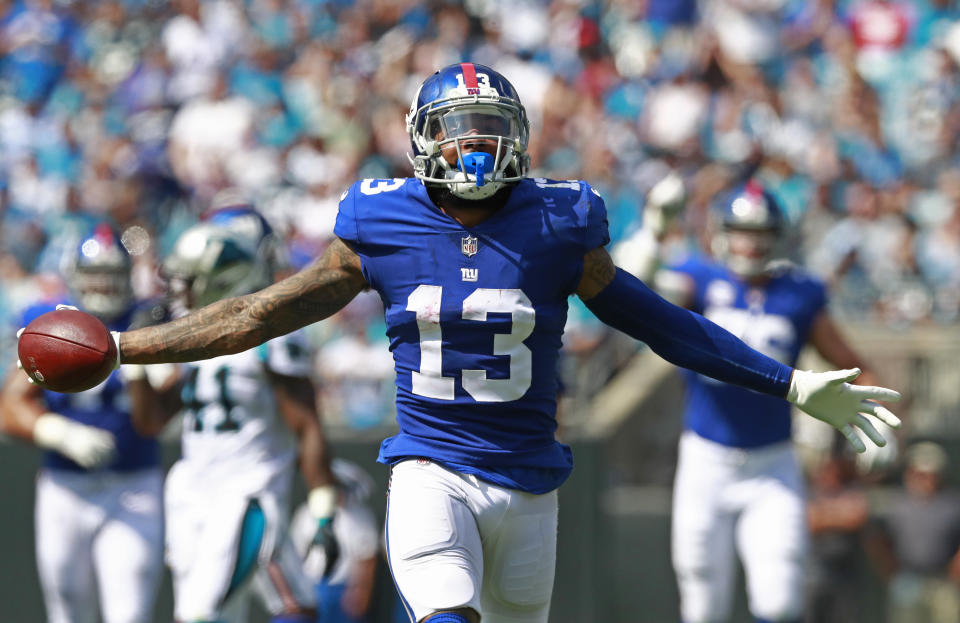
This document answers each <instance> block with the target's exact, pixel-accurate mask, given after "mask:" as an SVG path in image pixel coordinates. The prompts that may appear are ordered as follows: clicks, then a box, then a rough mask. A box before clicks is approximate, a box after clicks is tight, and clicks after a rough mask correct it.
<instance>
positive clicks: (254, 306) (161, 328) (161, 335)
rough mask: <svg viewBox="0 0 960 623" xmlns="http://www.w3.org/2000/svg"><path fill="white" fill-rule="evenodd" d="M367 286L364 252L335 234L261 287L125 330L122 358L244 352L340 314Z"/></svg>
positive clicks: (160, 360)
mask: <svg viewBox="0 0 960 623" xmlns="http://www.w3.org/2000/svg"><path fill="white" fill-rule="evenodd" d="M366 287H367V282H366V281H365V280H364V278H363V275H362V274H361V272H360V257H359V256H358V255H357V254H356V253H355V252H354V251H353V250H352V249H351V248H350V247H348V246H347V245H346V243H344V242H343V241H342V240H340V239H339V238H336V239H334V241H333V242H332V243H331V244H330V246H329V247H327V250H326V251H325V252H324V253H323V255H322V256H321V257H320V258H319V259H318V260H316V261H315V262H314V263H313V264H311V265H310V266H307V267H306V268H304V269H303V270H301V271H300V272H298V273H296V274H294V275H291V276H290V277H287V278H286V279H284V280H283V281H280V282H278V283H275V284H274V285H272V286H270V287H268V288H264V289H263V290H260V291H259V292H254V293H253V294H247V295H245V296H238V297H234V298H230V299H224V300H222V301H218V302H216V303H212V304H210V305H207V306H206V307H204V308H202V309H198V310H197V311H194V312H192V313H190V314H188V315H186V316H184V317H183V318H180V319H178V320H174V321H173V322H168V323H165V324H161V325H157V326H153V327H147V328H144V329H138V330H136V331H129V332H126V333H122V334H121V335H120V358H121V361H123V363H163V362H178V361H196V360H198V359H211V358H213V357H219V356H221V355H230V354H233V353H239V352H242V351H245V350H248V349H250V348H253V347H254V346H257V345H259V344H262V343H264V342H266V341H267V340H270V339H272V338H275V337H277V336H279V335H284V334H286V333H290V332H291V331H295V330H296V329H299V328H301V327H305V326H306V325H308V324H312V323H314V322H317V321H320V320H323V319H324V318H327V317H329V316H331V315H333V314H335V313H336V312H338V311H339V310H340V309H342V308H343V307H344V306H345V305H346V304H347V303H349V302H350V301H351V300H352V299H353V297H355V296H356V295H357V294H358V293H360V292H361V291H362V290H363V289H364V288H366Z"/></svg>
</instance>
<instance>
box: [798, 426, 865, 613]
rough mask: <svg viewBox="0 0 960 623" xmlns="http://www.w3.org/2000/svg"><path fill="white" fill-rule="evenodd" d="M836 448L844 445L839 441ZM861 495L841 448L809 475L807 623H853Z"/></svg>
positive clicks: (859, 574) (858, 588) (859, 578)
mask: <svg viewBox="0 0 960 623" xmlns="http://www.w3.org/2000/svg"><path fill="white" fill-rule="evenodd" d="M835 439H836V440H837V441H840V443H843V444H844V445H845V442H843V441H842V440H840V439H837V438H836V436H835ZM869 510H870V507H869V503H868V500H867V496H866V494H865V492H864V491H863V490H862V489H861V488H860V487H858V486H857V483H856V471H855V467H854V462H853V460H852V458H851V457H850V456H849V454H848V452H847V451H846V448H844V447H843V446H842V445H840V444H838V443H834V444H833V448H832V451H830V452H828V453H827V455H826V456H825V457H824V458H823V459H822V460H821V461H820V462H819V463H818V464H816V465H815V466H814V467H813V469H812V473H811V475H810V492H809V495H808V498H807V525H808V527H809V529H810V541H811V543H810V558H809V567H808V573H807V591H808V592H807V609H806V614H805V620H806V621H807V622H808V623H858V621H862V620H863V618H862V613H861V608H860V605H859V604H860V601H861V599H862V597H861V595H863V592H864V589H865V586H864V580H865V578H866V576H865V574H864V573H863V571H864V570H863V569H862V564H863V550H862V547H861V545H862V543H861V540H862V538H863V529H864V527H865V526H866V525H867V519H868V517H869Z"/></svg>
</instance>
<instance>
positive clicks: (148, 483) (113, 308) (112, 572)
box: [0, 224, 163, 623]
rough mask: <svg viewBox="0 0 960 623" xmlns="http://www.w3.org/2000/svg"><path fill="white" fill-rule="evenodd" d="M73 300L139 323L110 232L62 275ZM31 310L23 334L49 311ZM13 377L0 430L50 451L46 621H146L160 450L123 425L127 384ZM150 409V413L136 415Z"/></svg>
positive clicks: (108, 320)
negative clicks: (56, 386)
mask: <svg viewBox="0 0 960 623" xmlns="http://www.w3.org/2000/svg"><path fill="white" fill-rule="evenodd" d="M65 278H66V281H67V283H68V284H69V287H70V293H71V300H69V301H63V303H67V304H71V303H72V304H75V305H78V306H79V307H80V308H82V309H83V310H84V311H87V312H90V313H91V314H93V315H95V316H96V317H98V318H99V319H100V320H101V321H103V323H104V324H106V325H107V326H108V327H109V328H111V329H113V330H123V329H127V328H128V327H130V326H131V324H132V323H135V322H136V320H135V318H136V316H137V312H139V311H145V310H144V308H142V307H139V306H137V305H135V304H134V298H133V292H132V289H131V284H130V256H129V255H128V254H127V251H126V250H125V249H124V248H123V246H122V244H121V243H120V240H119V238H118V237H117V235H116V233H115V232H114V231H113V230H112V229H111V228H110V227H109V226H108V225H105V224H101V225H98V226H97V227H96V228H95V229H93V230H92V231H91V232H90V233H89V234H88V235H86V236H84V237H83V239H82V240H81V242H80V244H79V245H78V246H77V248H76V251H75V253H73V254H72V255H71V256H70V261H69V262H68V266H67V267H66V271H65ZM54 307H55V303H49V304H37V305H35V306H33V307H30V308H28V309H27V310H26V311H25V313H24V319H23V320H24V324H27V323H29V322H30V321H31V320H33V319H34V318H36V317H37V316H39V315H41V314H43V313H45V312H48V311H51V310H53V309H54ZM26 381H27V379H26V378H25V377H24V376H23V375H22V374H11V375H10V376H9V377H8V378H7V380H6V384H5V386H4V388H3V394H2V396H0V404H2V409H0V414H2V424H3V431H4V432H5V433H8V434H10V435H13V436H15V437H20V438H22V439H25V440H27V441H30V442H32V443H33V444H35V445H37V446H39V447H40V448H43V449H44V450H46V453H45V457H44V462H43V469H42V470H41V472H40V475H39V477H38V478H37V494H36V507H35V529H36V552H37V567H38V569H39V572H40V584H41V586H42V589H43V596H44V602H45V605H46V610H47V620H48V621H50V622H51V623H60V622H63V623H67V622H69V623H77V622H90V623H92V622H93V621H94V620H97V619H96V616H97V611H98V603H99V611H100V613H101V616H102V619H103V621H105V623H135V622H137V623H145V622H148V621H152V620H153V611H154V602H155V598H156V593H157V589H158V586H159V582H160V578H161V573H162V571H163V514H162V500H161V495H162V487H163V474H162V471H161V468H160V453H159V450H158V448H157V442H156V441H155V440H153V439H150V438H147V437H143V436H141V435H139V434H137V432H136V431H135V430H134V429H133V427H132V425H131V421H130V409H131V400H130V397H129V395H128V382H127V381H126V380H125V378H124V376H123V375H122V374H120V373H119V371H118V372H114V373H113V374H112V375H111V376H110V377H109V378H108V379H107V380H106V381H104V382H103V383H101V384H100V385H98V386H96V387H94V388H92V389H89V390H87V391H84V392H80V393H76V394H59V393H55V392H50V391H44V390H41V389H40V388H39V387H38V386H37V385H33V384H30V383H28V382H26ZM140 406H141V408H143V409H150V408H152V406H151V405H149V404H144V405H140Z"/></svg>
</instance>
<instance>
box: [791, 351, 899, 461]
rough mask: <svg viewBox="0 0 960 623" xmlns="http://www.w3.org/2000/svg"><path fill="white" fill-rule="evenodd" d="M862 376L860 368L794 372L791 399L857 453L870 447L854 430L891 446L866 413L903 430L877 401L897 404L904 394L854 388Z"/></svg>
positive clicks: (883, 389)
mask: <svg viewBox="0 0 960 623" xmlns="http://www.w3.org/2000/svg"><path fill="white" fill-rule="evenodd" d="M858 376H860V370H859V368H853V369H850V370H833V371H831V372H810V371H804V370H794V371H793V377H792V378H791V379H790V390H789V391H788V392H787V400H789V401H790V402H792V403H793V404H795V405H797V407H799V408H800V409H801V410H803V411H805V412H806V413H809V414H810V415H812V416H813V417H815V418H817V419H818V420H823V421H824V422H826V423H827V424H830V425H831V426H833V427H834V428H836V429H837V430H839V431H840V432H841V433H843V436H844V437H846V438H847V441H849V442H850V445H852V446H853V449H854V450H856V451H857V452H864V451H865V450H866V449H867V447H866V444H864V443H863V440H862V439H860V437H859V436H858V435H857V433H856V431H855V430H854V428H859V429H860V430H861V431H863V434H864V435H866V437H867V438H868V439H870V441H872V442H873V443H875V444H877V445H878V446H880V447H883V446H885V445H887V440H886V438H884V436H883V435H881V434H880V432H879V431H878V430H877V429H876V428H875V427H874V426H873V424H872V423H871V422H870V420H868V419H867V417H866V415H864V414H865V413H866V414H869V415H872V416H873V417H875V418H877V419H878V420H880V421H881V422H883V423H884V424H887V425H888V426H892V427H893V428H899V427H900V419H899V418H898V417H897V416H895V415H894V414H893V413H891V412H890V410H889V409H887V408H886V407H884V406H883V405H881V404H878V403H877V402H875V401H877V400H882V401H885V402H896V401H898V400H900V392H897V391H894V390H892V389H887V388H885V387H869V386H862V385H851V384H850V381H853V380H854V379H856V378H857V377H858Z"/></svg>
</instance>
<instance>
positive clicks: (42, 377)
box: [17, 309, 117, 393]
mask: <svg viewBox="0 0 960 623" xmlns="http://www.w3.org/2000/svg"><path fill="white" fill-rule="evenodd" d="M17 355H18V356H19V357H20V363H21V364H22V365H23V370H24V371H25V372H26V373H27V374H29V375H30V378H32V379H33V380H34V381H35V382H36V383H37V385H39V386H40V387H43V388H44V389H50V390H53V391H55V392H66V393H72V392H82V391H84V390H86V389H90V388H91V387H95V386H97V385H99V384H100V383H102V382H103V381H105V380H106V378H107V377H108V376H110V373H111V372H113V369H114V365H115V364H116V360H117V346H116V344H114V341H113V336H111V335H110V331H109V330H108V329H107V327H106V326H105V325H104V324H103V323H102V322H100V320H99V319H98V318H97V317H95V316H91V315H90V314H88V313H85V312H82V311H77V310H74V309H58V310H56V311H52V312H47V313H46V314H43V315H41V316H38V317H37V318H35V319H34V320H33V322H31V323H30V324H28V325H27V326H26V328H25V329H24V330H23V333H21V334H20V340H19V341H18V342H17Z"/></svg>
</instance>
